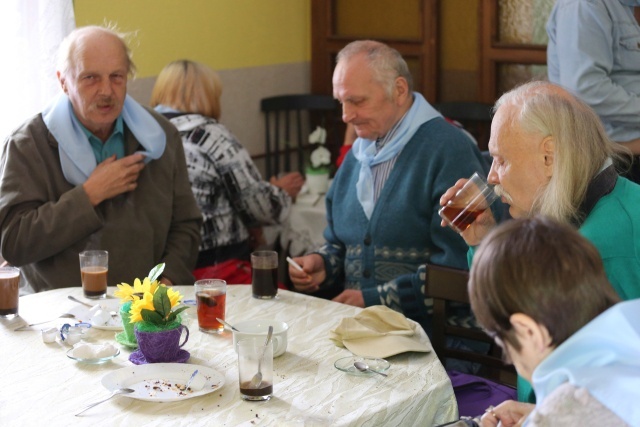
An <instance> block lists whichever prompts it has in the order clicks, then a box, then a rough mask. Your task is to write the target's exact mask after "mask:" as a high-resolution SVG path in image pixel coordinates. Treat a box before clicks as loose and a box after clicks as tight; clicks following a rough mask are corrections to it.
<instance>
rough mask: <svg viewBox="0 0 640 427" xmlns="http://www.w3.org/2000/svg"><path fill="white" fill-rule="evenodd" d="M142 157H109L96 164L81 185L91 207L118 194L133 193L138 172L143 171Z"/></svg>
mask: <svg viewBox="0 0 640 427" xmlns="http://www.w3.org/2000/svg"><path fill="white" fill-rule="evenodd" d="M143 160H144V155H143V154H139V153H138V154H132V155H130V156H127V157H123V158H122V159H120V160H116V156H115V155H114V156H111V157H109V158H108V159H106V160H105V161H103V162H102V163H100V164H98V166H96V168H95V169H94V171H93V172H92V173H91V175H90V176H89V178H88V179H87V180H86V181H85V183H84V184H82V186H83V188H84V191H85V192H86V193H87V196H89V201H90V202H91V204H92V205H93V206H97V205H99V204H100V203H101V202H103V201H104V200H107V199H111V198H113V197H116V196H119V195H120V194H123V193H127V192H129V191H133V190H135V189H136V187H137V186H138V177H139V176H140V171H142V169H144V163H143Z"/></svg>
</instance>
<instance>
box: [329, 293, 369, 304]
mask: <svg viewBox="0 0 640 427" xmlns="http://www.w3.org/2000/svg"><path fill="white" fill-rule="evenodd" d="M331 301H335V302H341V303H343V304H349V305H354V306H356V307H362V308H364V297H363V296H362V291H359V290H357V289H346V290H344V291H342V293H341V294H340V295H338V296H337V297H335V298H334V299H332V300H331Z"/></svg>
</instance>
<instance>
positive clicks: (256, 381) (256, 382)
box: [249, 325, 273, 388]
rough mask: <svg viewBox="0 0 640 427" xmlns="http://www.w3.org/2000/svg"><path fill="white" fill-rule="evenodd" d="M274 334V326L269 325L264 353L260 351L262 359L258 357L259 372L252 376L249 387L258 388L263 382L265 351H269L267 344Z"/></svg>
mask: <svg viewBox="0 0 640 427" xmlns="http://www.w3.org/2000/svg"><path fill="white" fill-rule="evenodd" d="M272 334H273V326H271V325H269V331H268V332H267V339H266V341H265V342H264V346H263V347H262V353H260V359H258V373H257V374H255V375H254V376H253V378H251V382H250V383H249V388H258V387H260V384H261V383H262V369H261V368H262V359H264V353H265V352H266V351H267V346H268V345H269V342H270V341H271V335H272Z"/></svg>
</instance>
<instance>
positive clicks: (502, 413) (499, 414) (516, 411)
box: [480, 400, 535, 427]
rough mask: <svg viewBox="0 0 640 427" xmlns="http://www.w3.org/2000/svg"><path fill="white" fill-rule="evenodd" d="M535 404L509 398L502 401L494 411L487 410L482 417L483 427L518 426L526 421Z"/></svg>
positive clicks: (481, 423)
mask: <svg viewBox="0 0 640 427" xmlns="http://www.w3.org/2000/svg"><path fill="white" fill-rule="evenodd" d="M534 408H535V405H533V404H531V403H523V402H516V401H515V400H507V401H505V402H502V403H501V404H499V405H498V406H496V407H495V408H493V410H492V411H487V412H486V413H485V414H484V415H483V416H482V418H481V419H480V425H481V426H482V427H497V426H500V427H517V426H521V425H522V423H524V420H525V419H526V418H527V416H529V414H530V413H531V411H533V409H534Z"/></svg>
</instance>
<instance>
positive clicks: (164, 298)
mask: <svg viewBox="0 0 640 427" xmlns="http://www.w3.org/2000/svg"><path fill="white" fill-rule="evenodd" d="M153 308H154V309H155V310H156V311H157V312H158V314H160V315H161V316H162V318H165V317H167V316H168V315H169V313H170V312H171V300H169V296H168V295H167V287H166V286H158V289H157V290H156V293H155V294H153Z"/></svg>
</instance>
